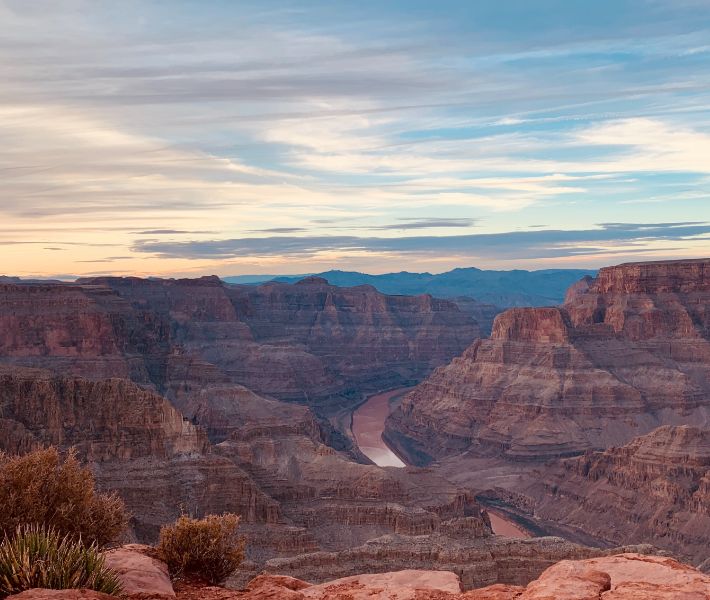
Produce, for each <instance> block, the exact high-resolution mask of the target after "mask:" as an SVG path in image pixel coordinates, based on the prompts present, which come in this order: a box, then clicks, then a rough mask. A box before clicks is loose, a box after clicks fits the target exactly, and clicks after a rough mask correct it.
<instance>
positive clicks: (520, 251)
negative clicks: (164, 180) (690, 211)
mask: <svg viewBox="0 0 710 600" xmlns="http://www.w3.org/2000/svg"><path fill="white" fill-rule="evenodd" d="M707 235H710V223H705V222H679V223H649V224H643V223H628V224H625V223H607V224H602V225H600V226H599V227H597V228H594V229H579V230H553V229H542V230H541V229H535V230H532V231H508V232H503V233H488V234H468V235H449V236H407V237H394V238H382V237H357V236H302V237H286V236H279V237H264V238H236V239H225V240H205V241H186V242H137V243H136V244H135V245H134V247H133V250H134V251H136V252H143V253H150V254H157V255H160V256H162V257H164V258H186V259H204V258H219V259H228V258H235V257H245V256H299V255H308V256H311V255H315V254H318V253H322V252H334V251H335V252H339V253H348V252H358V253H361V252H372V253H381V252H391V253H396V254H400V255H405V256H406V255H407V254H437V255H444V256H445V255H447V254H449V253H456V254H457V255H463V256H469V257H471V258H491V257H498V258H500V257H504V258H506V259H516V258H518V259H528V258H553V257H564V256H586V255H594V254H605V253H608V252H609V248H610V247H611V246H614V245H624V246H626V247H627V249H626V251H633V252H643V251H644V248H634V249H631V250H629V249H628V247H631V246H634V245H637V246H638V245H643V244H648V243H650V242H657V241H668V240H672V241H691V240H693V239H695V238H697V237H698V236H707Z"/></svg>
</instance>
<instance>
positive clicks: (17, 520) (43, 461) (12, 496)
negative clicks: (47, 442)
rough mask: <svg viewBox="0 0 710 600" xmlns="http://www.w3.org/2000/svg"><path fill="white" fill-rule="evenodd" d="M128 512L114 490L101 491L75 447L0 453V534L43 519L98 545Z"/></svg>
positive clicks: (113, 535)
mask: <svg viewBox="0 0 710 600" xmlns="http://www.w3.org/2000/svg"><path fill="white" fill-rule="evenodd" d="M127 523H128V516H127V514H126V509H125V506H124V504H123V501H122V500H121V499H120V498H119V497H118V496H116V495H115V494H100V493H98V492H96V490H95V487H94V477H93V475H92V473H91V471H90V470H89V469H88V468H85V467H82V466H81V464H79V461H78V460H77V458H76V454H75V453H74V451H73V450H70V451H69V452H68V453H67V455H66V457H64V458H62V456H61V455H60V453H59V451H58V450H57V449H56V448H47V449H43V450H35V451H33V452H30V453H28V454H25V455H22V456H8V455H6V454H2V453H0V537H2V535H10V534H12V533H13V532H14V531H15V530H16V529H17V527H19V526H23V525H33V524H36V525H44V526H46V527H47V528H52V529H54V530H56V531H57V532H58V533H59V534H60V535H62V536H64V535H70V536H71V537H73V538H74V539H78V538H81V539H82V540H84V542H85V543H87V544H94V543H96V544H97V545H98V546H99V547H100V548H102V547H104V546H105V545H106V544H108V543H109V542H111V541H113V540H115V539H116V538H117V537H118V536H119V535H120V534H121V533H122V532H123V531H124V529H125V528H126V524H127Z"/></svg>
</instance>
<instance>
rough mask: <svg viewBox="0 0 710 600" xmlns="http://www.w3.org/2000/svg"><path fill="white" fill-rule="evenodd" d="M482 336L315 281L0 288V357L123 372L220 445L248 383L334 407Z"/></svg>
mask: <svg viewBox="0 0 710 600" xmlns="http://www.w3.org/2000/svg"><path fill="white" fill-rule="evenodd" d="M478 334H479V329H478V326H477V325H476V323H475V321H473V320H472V318H471V317H470V316H467V315H466V314H464V313H462V312H461V311H459V310H458V308H457V307H456V306H455V305H454V304H453V303H451V302H448V301H442V300H436V299H433V298H431V297H429V296H419V297H397V296H385V295H383V294H380V293H379V292H377V291H376V290H375V289H374V288H371V287H369V286H361V287H357V288H344V289H343V288H337V287H334V286H330V285H328V284H327V282H325V281H324V280H320V279H313V278H311V279H306V280H304V281H302V282H299V283H297V284H294V285H289V284H267V285H263V286H258V287H252V286H227V285H225V284H224V283H222V282H221V281H220V280H219V279H218V278H216V277H202V278H199V279H167V280H158V279H140V278H134V277H126V278H122V277H103V278H95V279H86V280H80V281H78V282H77V283H76V284H60V283H59V284H27V283H22V284H13V283H4V284H0V363H4V364H14V365H22V366H29V367H39V368H45V369H50V370H52V371H54V372H58V373H61V374H70V375H76V376H81V377H85V378H88V379H106V378H124V379H130V380H132V381H134V382H136V383H138V384H140V385H141V386H143V387H146V388H148V389H152V390H154V391H157V392H159V393H161V394H163V395H165V396H166V397H167V398H168V399H169V400H171V401H172V402H173V403H174V404H175V406H177V407H178V408H179V409H180V410H182V411H183V413H184V414H186V416H188V418H191V419H192V418H196V419H197V420H198V422H199V423H200V424H202V425H204V426H205V427H206V428H207V430H208V432H209V433H210V435H211V436H212V437H213V438H216V437H217V438H218V437H220V436H221V439H223V438H224V436H225V435H226V432H225V430H224V427H225V422H226V420H227V418H230V419H231V418H235V419H237V421H238V420H239V414H238V413H239V406H240V404H241V402H240V401H239V400H238V398H237V396H239V395H240V394H242V395H243V396H244V395H248V394H249V390H252V391H253V392H256V394H258V395H264V394H266V395H270V396H273V397H275V398H277V399H281V400H295V401H299V402H303V403H306V404H309V405H311V406H314V407H317V408H318V410H319V413H320V414H321V416H323V415H331V414H333V413H336V412H338V410H342V409H347V407H348V406H350V405H351V404H353V403H357V402H358V401H360V400H361V398H362V396H363V394H364V393H366V392H368V391H376V390H379V389H382V388H386V387H388V386H395V385H399V384H401V383H406V382H411V381H412V380H417V379H420V378H422V377H423V376H424V375H425V374H426V373H428V372H429V371H430V370H431V369H432V368H433V367H434V366H436V365H439V364H443V363H444V362H446V361H447V360H449V359H450V358H451V357H452V356H455V355H456V354H458V353H459V352H461V351H462V350H463V349H464V348H465V347H466V346H467V345H468V344H469V343H470V342H471V341H472V340H473V339H474V338H475V337H476V336H477V335H478ZM229 386H234V387H233V388H232V389H229ZM239 386H244V387H246V388H247V390H244V388H243V387H239ZM240 390H241V391H240ZM212 402H214V406H210V404H211V403H212ZM230 405H231V408H230ZM198 411H199V414H198ZM212 419H214V420H215V421H214V422H213V421H212ZM343 444H344V445H345V446H347V442H343V441H342V440H341V442H340V445H341V446H343ZM336 445H337V444H336Z"/></svg>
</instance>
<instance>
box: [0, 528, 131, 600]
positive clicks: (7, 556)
mask: <svg viewBox="0 0 710 600" xmlns="http://www.w3.org/2000/svg"><path fill="white" fill-rule="evenodd" d="M32 588H49V589H55V590H64V589H76V588H86V589H91V590H96V591H99V592H104V593H106V594H111V595H118V594H120V593H121V583H120V581H119V579H118V575H117V574H116V573H115V572H114V571H112V570H111V569H109V568H108V567H106V565H105V563H104V557H103V555H102V554H101V552H99V549H98V547H97V546H96V544H92V545H90V546H87V545H85V544H83V543H82V541H81V539H76V538H72V537H70V536H68V535H67V536H64V537H62V536H61V535H60V534H59V533H58V532H57V531H56V530H54V529H53V528H46V527H43V526H39V525H25V526H20V527H18V528H17V530H16V531H15V533H14V535H12V536H9V537H8V536H6V537H5V539H4V541H3V542H2V544H0V598H5V597H7V596H9V595H11V594H17V593H19V592H22V591H24V590H28V589H32Z"/></svg>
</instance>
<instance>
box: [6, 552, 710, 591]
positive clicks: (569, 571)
mask: <svg viewBox="0 0 710 600" xmlns="http://www.w3.org/2000/svg"><path fill="white" fill-rule="evenodd" d="M460 586H461V584H460V582H459V578H458V577H457V576H456V575H455V574H454V573H452V572H447V571H431V570H430V571H426V570H402V571H394V572H383V573H379V574H359V575H354V576H351V577H346V578H341V579H336V580H333V581H328V582H326V583H322V584H317V585H312V584H310V583H307V582H305V581H302V580H299V579H295V578H293V577H284V576H281V575H272V574H268V573H266V574H262V575H259V576H258V577H256V578H255V579H253V580H252V581H251V582H249V584H248V586H247V589H246V590H244V591H236V590H229V589H225V588H220V587H203V586H194V585H186V584H179V585H178V587H177V598H178V600H670V599H675V600H707V599H708V598H709V597H710V577H709V576H707V575H703V574H702V573H700V572H699V571H696V570H695V569H693V568H691V567H688V566H687V565H684V564H681V563H679V562H677V561H675V560H672V559H669V558H662V557H650V556H641V555H638V554H618V555H614V556H606V557H601V558H592V559H588V560H579V561H569V560H565V561H562V562H559V563H557V564H555V565H553V566H551V567H550V568H548V569H547V570H546V571H545V572H544V573H542V574H541V576H540V577H539V578H538V579H537V580H535V581H533V582H531V583H530V584H528V585H527V586H526V587H521V586H513V585H500V584H496V585H492V586H488V587H484V588H479V589H475V590H471V591H468V592H465V593H464V592H462V591H461V587H460ZM129 597H130V596H129ZM10 598H12V599H13V600H14V599H17V600H55V599H56V600H81V599H84V600H104V599H108V598H112V596H107V595H105V594H100V593H97V592H91V591H89V590H39V589H34V590H28V591H26V592H23V593H21V594H18V595H15V596H11V597H10Z"/></svg>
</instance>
